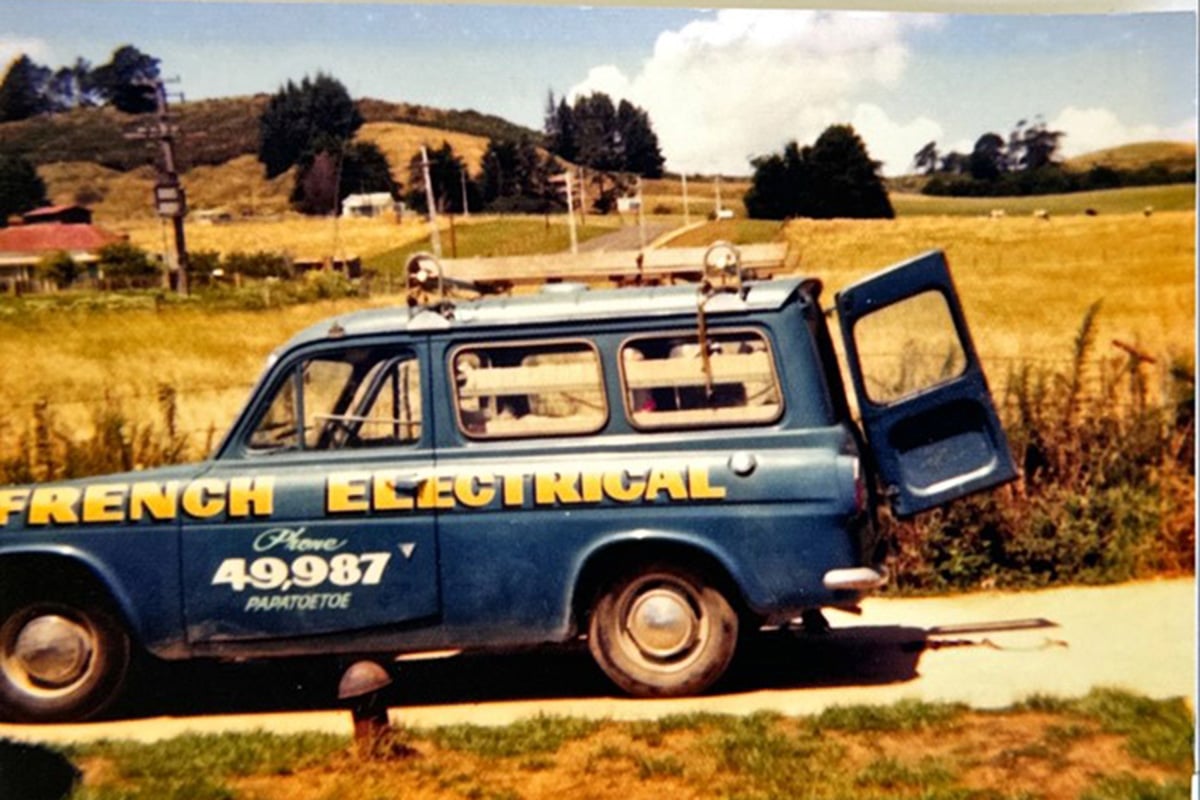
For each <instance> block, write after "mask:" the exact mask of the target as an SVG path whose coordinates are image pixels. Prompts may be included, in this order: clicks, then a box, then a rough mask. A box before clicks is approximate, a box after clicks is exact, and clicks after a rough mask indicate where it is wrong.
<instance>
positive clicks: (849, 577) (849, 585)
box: [821, 567, 887, 592]
mask: <svg viewBox="0 0 1200 800" xmlns="http://www.w3.org/2000/svg"><path fill="white" fill-rule="evenodd" d="M821 583H822V584H824V586H825V588H826V589H828V590H830V591H831V592H839V591H852V592H869V591H871V590H872V589H878V588H879V587H880V586H883V585H884V584H885V583H887V570H886V569H884V568H883V567H880V568H879V569H878V570H874V569H871V568H870V567H849V568H847V569H831V570H829V572H826V573H825V577H824V578H823V579H822V580H821Z"/></svg>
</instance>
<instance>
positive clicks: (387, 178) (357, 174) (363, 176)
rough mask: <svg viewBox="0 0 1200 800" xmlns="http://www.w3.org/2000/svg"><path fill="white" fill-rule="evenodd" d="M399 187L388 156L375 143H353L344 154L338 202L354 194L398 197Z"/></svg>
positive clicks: (346, 148)
mask: <svg viewBox="0 0 1200 800" xmlns="http://www.w3.org/2000/svg"><path fill="white" fill-rule="evenodd" d="M398 189H399V187H398V186H397V185H396V181H395V179H393V178H392V167H391V165H390V164H388V160H387V156H385V155H384V154H383V151H382V150H380V149H379V147H378V145H376V144H375V143H374V142H351V143H350V144H348V145H346V147H345V148H344V152H343V154H342V175H341V181H340V190H339V192H338V200H339V201H341V200H345V199H346V198H347V197H348V196H349V195H352V194H366V193H368V192H387V193H388V194H390V195H391V196H392V197H395V196H396V193H397V191H398Z"/></svg>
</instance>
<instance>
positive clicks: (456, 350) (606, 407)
mask: <svg viewBox="0 0 1200 800" xmlns="http://www.w3.org/2000/svg"><path fill="white" fill-rule="evenodd" d="M573 344H577V345H583V350H581V351H580V352H583V351H584V350H586V351H589V352H591V354H592V355H593V357H594V358H595V365H596V377H597V384H596V388H597V389H598V390H599V392H600V399H601V402H602V403H603V409H602V413H601V414H600V416H599V419H598V421H597V424H596V426H595V427H592V428H588V429H586V430H577V431H560V430H547V431H542V432H538V431H534V432H530V433H524V432H521V431H511V432H510V431H500V432H496V433H488V432H486V431H485V432H483V433H477V432H473V431H470V430H468V428H467V426H466V425H465V424H463V408H462V403H461V400H462V398H461V397H460V396H459V391H458V376H457V374H456V373H455V362H456V360H457V359H458V357H459V356H460V355H462V354H463V352H464V351H475V352H478V351H480V350H488V349H515V348H519V347H522V346H525V347H543V348H547V349H548V348H554V347H564V346H566V345H573ZM531 355H532V353H531ZM446 376H447V384H446V385H447V387H448V389H449V392H450V399H451V403H452V405H453V407H454V424H455V427H456V428H457V430H458V432H459V434H460V435H461V436H463V437H465V438H467V439H469V440H471V441H479V442H487V441H513V440H527V439H547V438H554V437H571V438H577V437H584V436H595V435H596V434H597V433H600V432H601V431H603V430H604V429H605V428H606V427H608V423H609V420H610V419H611V416H612V402H611V401H610V400H609V397H608V382H607V380H606V372H605V367H604V357H603V353H601V351H600V348H599V346H598V345H597V344H596V342H595V341H594V340H592V339H588V338H586V337H582V336H563V337H554V338H548V339H540V338H539V339H481V340H476V341H472V342H463V343H460V344H455V345H453V346H452V347H451V348H450V349H449V350H448V351H447V353H446Z"/></svg>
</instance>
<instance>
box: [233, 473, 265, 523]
mask: <svg viewBox="0 0 1200 800" xmlns="http://www.w3.org/2000/svg"><path fill="white" fill-rule="evenodd" d="M274 511H275V479H274V478H234V479H233V480H231V481H230V482H229V516H230V517H269V516H271V514H272V513H274Z"/></svg>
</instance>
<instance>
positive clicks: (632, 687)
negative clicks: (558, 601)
mask: <svg viewBox="0 0 1200 800" xmlns="http://www.w3.org/2000/svg"><path fill="white" fill-rule="evenodd" d="M737 641H738V616H737V614H736V613H735V612H734V610H733V608H732V606H731V605H730V603H729V600H728V599H726V597H725V595H723V594H722V593H721V592H720V591H719V590H717V589H716V588H715V587H713V586H712V585H711V584H710V583H709V582H708V581H706V580H705V579H704V578H703V576H702V574H700V573H697V572H694V571H692V570H690V569H686V568H682V567H678V566H675V565H669V564H650V565H647V566H645V567H642V568H639V569H636V570H632V571H629V572H626V573H624V574H623V575H621V576H620V577H618V578H617V579H616V580H614V581H612V582H611V583H610V584H609V585H608V587H607V588H606V589H605V590H604V591H603V593H602V594H601V595H600V597H599V599H598V600H597V601H596V604H595V605H594V606H593V608H592V614H591V619H590V621H589V625H588V648H589V649H590V650H591V652H592V657H593V658H594V659H595V660H596V663H597V664H598V665H599V666H600V669H602V670H604V673H605V674H606V675H608V677H609V678H610V679H612V681H613V683H615V684H617V686H619V687H621V688H622V689H624V690H625V691H626V692H628V693H629V694H631V695H634V696H636V697H680V696H685V695H692V694H698V693H700V692H703V691H704V690H705V689H708V688H709V687H710V686H712V685H713V684H714V683H716V682H717V680H719V679H720V677H721V676H722V675H724V674H725V670H726V669H728V667H729V664H730V662H731V661H732V660H733V654H734V651H735V650H736V649H737Z"/></svg>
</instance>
